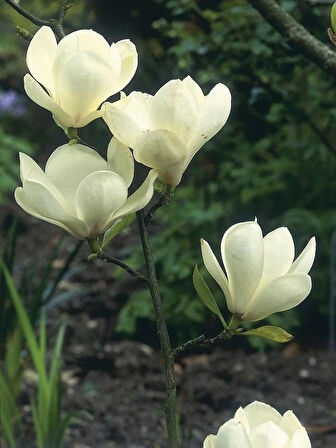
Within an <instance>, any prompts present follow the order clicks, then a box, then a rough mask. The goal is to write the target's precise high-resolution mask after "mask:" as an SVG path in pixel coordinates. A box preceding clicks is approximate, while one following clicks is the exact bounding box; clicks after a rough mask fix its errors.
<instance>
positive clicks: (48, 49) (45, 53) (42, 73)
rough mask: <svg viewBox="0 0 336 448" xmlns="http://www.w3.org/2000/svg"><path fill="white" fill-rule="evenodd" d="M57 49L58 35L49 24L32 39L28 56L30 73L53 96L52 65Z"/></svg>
mask: <svg viewBox="0 0 336 448" xmlns="http://www.w3.org/2000/svg"><path fill="white" fill-rule="evenodd" d="M56 49H57V42H56V37H55V34H54V33H53V31H52V29H51V28H50V27H49V26H42V27H41V28H40V29H39V30H38V31H37V32H36V33H35V35H34V37H33V39H32V40H31V42H30V44H29V46H28V49H27V57H26V62H27V66H28V69H29V71H30V73H31V74H32V75H33V76H34V78H35V79H36V80H37V81H38V82H40V83H41V84H42V85H43V86H44V87H45V88H46V89H47V90H48V92H49V94H50V95H51V96H54V93H55V84H54V76H53V72H52V67H53V63H54V59H55V55H56Z"/></svg>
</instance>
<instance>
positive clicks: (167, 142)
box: [134, 129, 187, 186]
mask: <svg viewBox="0 0 336 448" xmlns="http://www.w3.org/2000/svg"><path fill="white" fill-rule="evenodd" d="M186 154H187V149H186V147H185V145H184V144H183V143H182V141H181V140H180V139H179V138H178V137H177V136H176V135H175V134H173V133H172V132H170V131H167V130H163V129H160V130H156V131H149V132H146V133H144V134H143V135H142V136H140V137H139V138H138V139H137V141H136V143H135V145H134V158H135V160H137V161H138V162H140V163H142V164H143V165H146V166H148V167H150V168H154V169H156V170H157V171H158V172H159V179H160V180H161V181H162V182H163V183H165V184H167V185H172V186H175V185H177V184H178V183H179V182H180V181H181V177H182V174H183V170H182V167H183V164H184V161H185V158H186Z"/></svg>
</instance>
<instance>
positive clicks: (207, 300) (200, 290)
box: [193, 265, 227, 328]
mask: <svg viewBox="0 0 336 448" xmlns="http://www.w3.org/2000/svg"><path fill="white" fill-rule="evenodd" d="M193 283H194V287H195V289H196V292H197V294H198V297H199V298H200V299H201V300H202V302H203V303H204V305H205V306H206V307H207V308H209V310H210V311H212V312H213V313H215V314H216V315H217V316H218V317H219V319H220V320H221V322H222V324H223V326H224V328H227V325H226V323H225V320H224V317H223V315H222V313H221V312H220V310H219V308H218V305H217V303H216V300H215V298H214V296H213V295H212V292H211V291H210V289H209V287H208V285H207V284H206V282H205V280H204V278H203V277H202V275H201V273H200V272H199V270H198V267H197V265H196V266H195V269H194V273H193Z"/></svg>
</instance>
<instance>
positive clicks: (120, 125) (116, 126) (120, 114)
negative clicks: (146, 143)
mask: <svg viewBox="0 0 336 448" xmlns="http://www.w3.org/2000/svg"><path fill="white" fill-rule="evenodd" d="M102 112H103V119H104V121H105V123H106V124H107V126H108V127H109V128H110V131H111V132H112V134H113V135H114V136H115V137H116V138H117V139H118V140H120V141H121V142H122V143H124V145H127V146H129V147H130V148H134V145H135V142H136V139H137V138H138V136H139V135H140V134H141V133H142V132H143V130H142V128H141V127H140V126H139V124H138V123H137V122H136V121H134V120H133V118H131V117H130V116H129V115H128V114H127V113H126V112H124V111H123V110H121V109H120V108H119V107H116V106H115V103H113V104H112V103H104V105H103V107H102Z"/></svg>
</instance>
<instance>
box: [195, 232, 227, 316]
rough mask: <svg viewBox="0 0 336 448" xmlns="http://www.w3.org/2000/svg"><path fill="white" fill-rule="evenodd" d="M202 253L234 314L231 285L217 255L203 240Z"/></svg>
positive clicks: (208, 269) (209, 270) (206, 265)
mask: <svg viewBox="0 0 336 448" xmlns="http://www.w3.org/2000/svg"><path fill="white" fill-rule="evenodd" d="M201 251H202V257H203V261H204V265H205V267H206V269H207V271H208V272H209V274H210V275H211V276H212V278H213V279H214V280H215V281H216V282H217V283H218V284H219V286H220V287H221V289H222V291H223V293H224V295H225V298H226V304H227V307H228V308H229V310H230V311H231V312H233V310H232V308H233V306H232V297H231V294H230V291H229V285H228V281H227V278H226V275H225V274H224V272H223V269H222V268H221V267H220V265H219V263H218V261H217V258H216V257H215V254H214V253H213V252H212V250H211V247H210V246H209V244H208V243H207V242H206V241H205V240H203V239H202V238H201Z"/></svg>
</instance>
